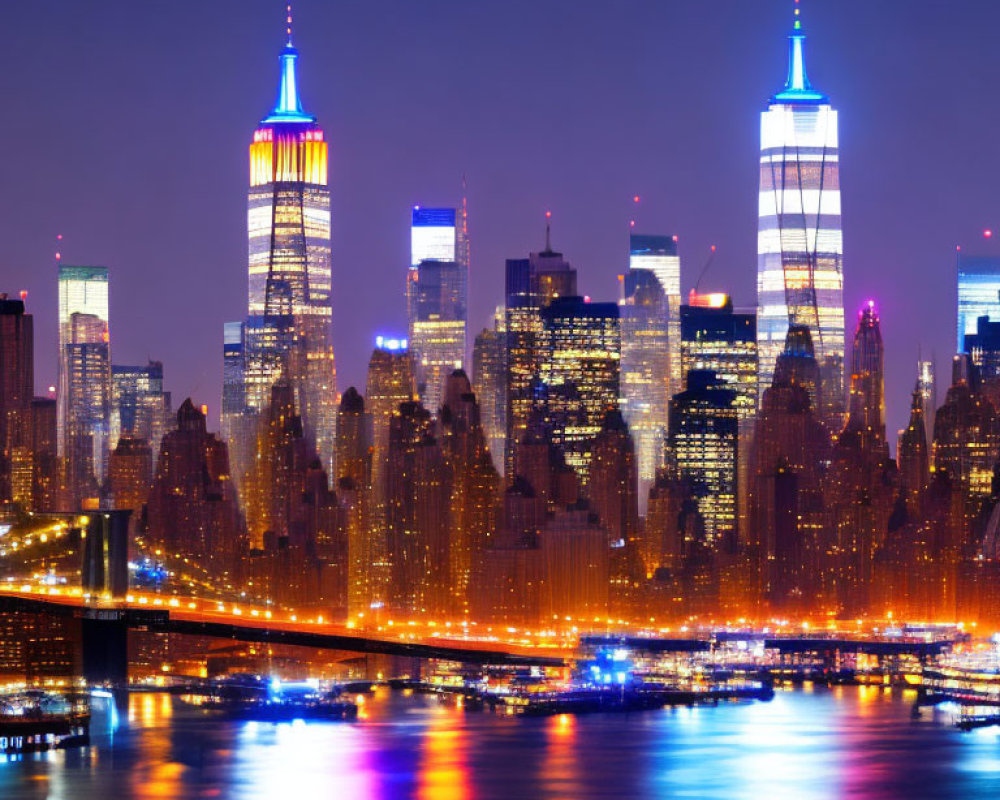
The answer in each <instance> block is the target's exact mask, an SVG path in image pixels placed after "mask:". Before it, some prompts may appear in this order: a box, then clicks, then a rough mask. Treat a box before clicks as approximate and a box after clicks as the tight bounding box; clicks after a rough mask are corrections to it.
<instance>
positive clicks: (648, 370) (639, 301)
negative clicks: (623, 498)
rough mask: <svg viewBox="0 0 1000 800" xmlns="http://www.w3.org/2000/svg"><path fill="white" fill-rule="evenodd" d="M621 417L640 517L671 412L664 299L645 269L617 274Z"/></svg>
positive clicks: (653, 279)
mask: <svg viewBox="0 0 1000 800" xmlns="http://www.w3.org/2000/svg"><path fill="white" fill-rule="evenodd" d="M621 282H622V289H623V297H622V300H621V303H620V305H621V326H622V361H621V384H622V415H623V416H624V417H625V420H626V421H627V422H628V427H629V430H630V431H631V433H632V438H633V440H634V441H635V454H636V459H637V461H638V476H639V485H638V495H639V509H640V513H643V514H645V511H646V501H647V499H648V495H649V488H650V487H651V486H652V485H653V481H654V480H655V479H656V470H657V468H659V467H661V466H662V465H663V442H664V440H665V438H666V434H667V415H668V413H669V410H670V386H671V377H670V345H669V330H670V327H669V326H670V322H669V320H668V311H667V308H668V299H667V296H666V295H665V294H664V293H663V289H662V287H661V286H660V282H659V280H658V279H657V277H656V275H655V274H654V273H653V271H652V270H650V269H643V268H635V269H630V270H629V271H628V272H627V273H626V274H625V275H623V276H621Z"/></svg>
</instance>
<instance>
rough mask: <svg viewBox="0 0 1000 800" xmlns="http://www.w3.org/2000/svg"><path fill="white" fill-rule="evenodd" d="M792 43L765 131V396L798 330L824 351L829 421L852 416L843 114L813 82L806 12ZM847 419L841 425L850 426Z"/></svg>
mask: <svg viewBox="0 0 1000 800" xmlns="http://www.w3.org/2000/svg"><path fill="white" fill-rule="evenodd" d="M795 13H796V19H795V24H794V27H793V29H792V32H791V34H790V35H789V37H788V79H787V81H786V82H785V87H784V88H783V89H782V90H781V91H780V92H778V93H777V94H776V95H774V96H773V97H772V98H771V101H770V103H769V105H768V108H767V111H765V112H764V113H763V114H761V125H760V194H759V216H758V233H757V305H758V316H757V341H758V352H759V357H760V382H759V385H760V389H761V391H763V390H764V389H766V388H767V387H768V386H770V385H771V379H772V376H773V375H774V367H775V361H776V359H777V357H778V355H779V354H780V353H781V351H782V348H783V347H784V342H785V335H786V333H787V332H788V326H789V325H791V324H799V325H804V326H806V327H807V328H808V329H809V333H810V336H811V339H812V342H813V346H814V347H815V351H816V360H817V362H818V363H819V367H820V373H821V379H822V383H823V391H822V396H823V398H824V407H823V408H821V409H820V412H821V413H822V414H823V415H824V416H825V417H827V418H828V419H831V420H832V419H833V418H835V417H838V416H841V415H843V412H844V404H845V393H844V297H843V285H844V278H843V267H842V263H841V261H842V257H843V240H842V236H841V224H840V156H839V151H838V144H837V112H836V110H835V109H834V108H833V107H832V106H831V105H830V102H829V100H828V99H827V97H826V95H824V94H823V93H822V92H818V91H816V90H815V89H813V87H812V85H811V84H810V83H809V79H808V78H807V77H806V66H805V53H804V47H805V38H806V37H805V33H803V31H802V24H801V22H800V20H799V19H798V9H796V11H795ZM841 418H842V416H841Z"/></svg>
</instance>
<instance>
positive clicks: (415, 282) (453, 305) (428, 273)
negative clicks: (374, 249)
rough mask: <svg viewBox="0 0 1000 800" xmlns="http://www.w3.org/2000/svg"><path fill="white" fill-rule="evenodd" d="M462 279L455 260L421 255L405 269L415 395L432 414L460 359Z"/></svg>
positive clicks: (464, 301) (463, 344)
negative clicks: (446, 382)
mask: <svg viewBox="0 0 1000 800" xmlns="http://www.w3.org/2000/svg"><path fill="white" fill-rule="evenodd" d="M467 278H468V276H467V274H466V270H465V268H464V267H463V266H462V265H461V264H459V263H457V262H455V261H434V260H428V259H425V260H423V261H421V262H420V263H419V264H418V265H417V266H416V267H414V268H411V269H410V270H409V272H408V278H407V282H406V308H407V312H408V316H409V329H410V330H409V335H410V340H409V345H410V351H411V353H412V354H413V360H414V366H415V367H416V373H417V374H416V377H417V393H418V394H419V395H420V400H421V402H422V403H423V404H424V406H425V407H426V408H427V410H428V411H430V412H431V413H432V414H437V412H438V409H439V408H440V407H441V397H442V393H443V391H444V382H445V380H446V379H447V377H448V376H449V375H451V373H452V372H453V371H454V370H456V369H461V368H462V365H463V364H464V363H465V348H466V339H465V337H466V320H467V316H468V297H467Z"/></svg>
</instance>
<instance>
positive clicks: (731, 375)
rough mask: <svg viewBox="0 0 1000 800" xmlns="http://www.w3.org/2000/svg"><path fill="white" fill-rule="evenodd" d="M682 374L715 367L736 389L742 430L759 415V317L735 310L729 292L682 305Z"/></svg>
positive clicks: (696, 296) (694, 298)
mask: <svg viewBox="0 0 1000 800" xmlns="http://www.w3.org/2000/svg"><path fill="white" fill-rule="evenodd" d="M680 320H681V323H680V324H681V357H680V362H681V373H682V374H683V375H685V376H686V375H687V373H688V372H689V371H691V370H693V369H697V370H711V371H712V372H714V373H715V374H716V375H718V376H719V377H720V378H721V379H722V380H723V381H725V382H726V383H728V384H730V387H731V388H732V389H733V390H734V391H735V392H736V410H737V416H738V417H739V419H740V423H741V429H742V427H743V426H744V424H746V423H749V424H751V425H752V423H753V419H754V418H755V417H756V415H757V395H758V388H757V318H756V316H755V315H754V314H740V313H735V312H734V311H733V301H732V299H731V298H730V297H729V295H727V294H697V293H696V292H694V291H692V292H691V294H690V296H689V298H688V304H687V305H684V306H681V309H680Z"/></svg>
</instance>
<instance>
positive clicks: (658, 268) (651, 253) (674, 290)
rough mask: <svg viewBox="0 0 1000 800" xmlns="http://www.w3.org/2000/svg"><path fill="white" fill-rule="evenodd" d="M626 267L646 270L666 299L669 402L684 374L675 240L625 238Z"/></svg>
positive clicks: (652, 237) (638, 237)
mask: <svg viewBox="0 0 1000 800" xmlns="http://www.w3.org/2000/svg"><path fill="white" fill-rule="evenodd" d="M628 266H629V271H635V270H639V269H648V270H649V271H650V272H652V273H653V274H654V275H655V276H656V279H657V280H658V281H659V283H660V288H661V289H662V290H663V294H664V296H665V297H666V308H665V309H664V310H665V314H666V323H667V353H668V357H669V360H668V369H669V370H670V372H669V375H670V385H669V386H668V387H667V397H668V398H669V397H672V396H673V395H675V394H677V392H679V391H681V390H682V389H683V388H684V372H683V370H682V368H681V364H680V351H681V325H680V308H681V257H680V256H679V255H678V254H677V237H676V236H649V235H645V234H636V233H633V234H632V235H631V236H629V258H628ZM629 424H631V423H629Z"/></svg>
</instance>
